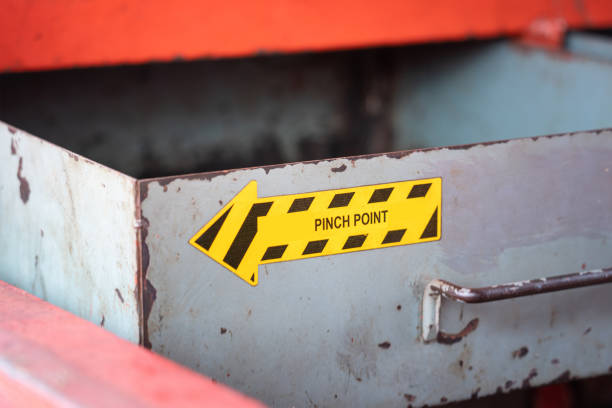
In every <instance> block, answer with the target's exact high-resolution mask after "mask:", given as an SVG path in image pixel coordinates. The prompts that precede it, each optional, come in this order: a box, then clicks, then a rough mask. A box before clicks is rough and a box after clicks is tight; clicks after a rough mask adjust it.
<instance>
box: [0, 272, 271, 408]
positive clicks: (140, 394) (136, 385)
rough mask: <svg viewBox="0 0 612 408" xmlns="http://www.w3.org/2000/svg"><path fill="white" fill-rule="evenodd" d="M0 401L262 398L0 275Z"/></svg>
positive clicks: (222, 402)
mask: <svg viewBox="0 0 612 408" xmlns="http://www.w3.org/2000/svg"><path fill="white" fill-rule="evenodd" d="M0 406H28V407H30V406H35V407H47V406H53V407H56V406H60V407H64V406H70V407H72V406H90V407H98V406H104V407H141V406H142V407H145V406H147V407H152V406H158V407H159V406H171V407H175V406H181V407H183V406H198V407H201V406H206V407H258V406H261V405H260V404H259V403H258V402H256V401H253V400H251V399H249V398H247V397H244V396H242V395H240V394H238V393H237V392H235V391H233V390H231V389H229V388H226V387H225V386H222V385H220V384H216V383H215V382H213V381H212V380H211V379H208V378H205V377H203V376H201V375H199V374H196V373H194V372H192V371H189V370H187V369H186V368H183V367H181V366H179V365H177V364H175V363H173V362H171V361H169V360H166V359H164V358H162V357H160V356H158V355H156V354H153V353H151V352H149V351H148V350H145V349H143V348H141V347H138V346H136V345H134V344H131V343H128V342H126V341H124V340H122V339H120V338H118V337H116V336H115V335H113V334H111V333H109V332H107V331H106V330H104V329H102V328H100V327H98V326H96V325H94V324H92V323H89V322H87V321H85V320H82V319H80V318H78V317H76V316H74V315H72V314H70V313H68V312H66V311H64V310H61V309H59V308H57V307H55V306H52V305H51V304H49V303H47V302H44V301H42V300H40V299H38V298H36V297H34V296H32V295H29V294H27V293H25V292H24V291H22V290H20V289H17V288H14V287H12V286H10V285H8V284H6V283H4V282H0Z"/></svg>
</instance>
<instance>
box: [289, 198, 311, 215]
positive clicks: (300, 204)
mask: <svg viewBox="0 0 612 408" xmlns="http://www.w3.org/2000/svg"><path fill="white" fill-rule="evenodd" d="M312 200H314V197H304V198H296V199H295V200H293V203H291V208H289V211H287V212H290V213H292V212H299V211H306V210H308V209H309V208H310V204H312Z"/></svg>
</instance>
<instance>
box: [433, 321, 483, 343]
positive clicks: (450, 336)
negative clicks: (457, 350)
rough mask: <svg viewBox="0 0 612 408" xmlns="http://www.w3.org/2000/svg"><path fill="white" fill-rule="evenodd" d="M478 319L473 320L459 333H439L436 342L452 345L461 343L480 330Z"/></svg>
mask: <svg viewBox="0 0 612 408" xmlns="http://www.w3.org/2000/svg"><path fill="white" fill-rule="evenodd" d="M478 321H479V320H478V318H475V319H472V320H470V321H469V323H468V324H467V325H466V326H465V327H464V328H463V330H461V331H460V332H459V333H444V332H438V337H437V338H436V341H437V342H438V343H440V344H446V345H451V344H455V343H458V342H460V341H461V340H462V339H463V338H464V337H466V336H467V335H468V334H470V333H471V332H473V331H474V330H476V329H477V328H478Z"/></svg>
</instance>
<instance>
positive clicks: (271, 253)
mask: <svg viewBox="0 0 612 408" xmlns="http://www.w3.org/2000/svg"><path fill="white" fill-rule="evenodd" d="M285 249H287V245H278V246H271V247H268V249H266V253H265V254H264V256H262V257H261V260H262V261H266V260H268V259H278V258H282V256H283V254H284V253H285Z"/></svg>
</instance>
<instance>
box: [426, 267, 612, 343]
mask: <svg viewBox="0 0 612 408" xmlns="http://www.w3.org/2000/svg"><path fill="white" fill-rule="evenodd" d="M610 282H612V268H606V269H594V270H591V271H586V272H579V273H573V274H570V275H559V276H551V277H548V278H539V279H532V280H526V281H520V282H512V283H505V284H503V285H493V286H485V287H481V288H466V287H462V286H459V285H456V284H454V283H450V282H447V281H445V280H441V279H434V280H432V281H431V282H429V284H428V285H427V287H426V288H425V293H424V294H423V321H422V337H423V340H424V341H425V342H429V341H432V340H435V339H436V338H437V336H438V333H439V331H440V308H441V306H442V298H443V297H444V298H447V299H451V300H455V301H457V302H462V303H485V302H494V301H496V300H503V299H513V298H518V297H523V296H530V295H539V294H541V293H549V292H557V291H560V290H567V289H574V288H580V287H583V286H593V285H600V284H603V283H610Z"/></svg>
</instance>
